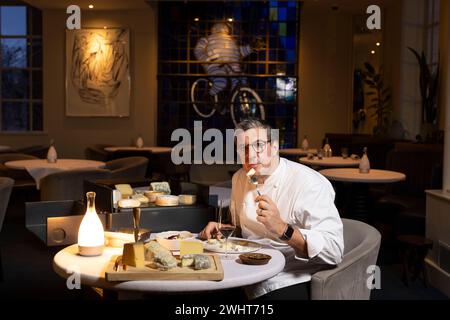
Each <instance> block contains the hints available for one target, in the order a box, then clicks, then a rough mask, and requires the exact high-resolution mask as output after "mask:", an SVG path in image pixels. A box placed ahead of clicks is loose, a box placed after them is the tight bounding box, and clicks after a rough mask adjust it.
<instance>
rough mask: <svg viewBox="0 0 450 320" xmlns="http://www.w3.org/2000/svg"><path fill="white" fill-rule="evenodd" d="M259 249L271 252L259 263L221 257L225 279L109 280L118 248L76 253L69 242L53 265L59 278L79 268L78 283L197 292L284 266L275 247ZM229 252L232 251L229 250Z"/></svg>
mask: <svg viewBox="0 0 450 320" xmlns="http://www.w3.org/2000/svg"><path fill="white" fill-rule="evenodd" d="M258 252H261V253H266V254H269V255H271V256H272V259H270V261H269V263H268V264H266V265H261V266H251V265H245V264H242V263H241V262H240V260H239V258H238V256H239V255H237V254H233V256H235V257H236V259H229V260H224V259H221V262H222V266H223V270H224V279H223V280H221V281H208V280H176V281H173V280H145V281H125V282H108V281H106V280H105V271H106V268H107V267H108V264H109V261H110V260H111V258H112V256H113V255H120V254H121V253H122V249H120V248H109V247H108V248H105V251H104V252H103V255H101V256H98V257H82V256H79V255H78V254H77V253H78V246H77V245H76V244H75V245H72V246H69V247H67V248H65V249H63V250H61V251H59V252H58V253H57V254H56V255H55V257H54V259H53V269H54V270H55V272H56V273H57V274H58V275H59V276H61V277H62V278H68V277H69V276H70V275H71V274H72V273H73V271H74V270H78V271H79V272H80V276H81V283H82V284H84V285H88V286H95V287H100V288H104V289H111V290H116V291H138V292H199V291H211V290H222V289H229V288H234V287H242V286H246V285H251V284H255V283H258V282H261V281H264V280H266V279H269V278H271V277H273V276H275V275H276V274H278V273H279V272H280V271H282V270H283V268H284V265H285V259H284V256H283V254H282V253H281V252H280V251H278V250H275V249H260V250H259V251H258ZM230 255H232V254H230Z"/></svg>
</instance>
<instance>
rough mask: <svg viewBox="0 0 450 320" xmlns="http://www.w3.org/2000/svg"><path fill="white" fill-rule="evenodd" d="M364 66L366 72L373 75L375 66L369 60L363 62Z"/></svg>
mask: <svg viewBox="0 0 450 320" xmlns="http://www.w3.org/2000/svg"><path fill="white" fill-rule="evenodd" d="M364 66H365V67H366V69H367V72H368V73H369V74H370V75H375V68H374V67H373V66H372V65H371V64H370V63H369V62H365V63H364Z"/></svg>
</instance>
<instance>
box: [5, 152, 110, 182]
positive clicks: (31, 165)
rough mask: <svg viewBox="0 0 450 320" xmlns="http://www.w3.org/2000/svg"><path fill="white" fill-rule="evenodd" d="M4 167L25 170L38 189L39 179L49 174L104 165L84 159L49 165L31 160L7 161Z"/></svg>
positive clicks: (45, 161) (65, 160)
mask: <svg viewBox="0 0 450 320" xmlns="http://www.w3.org/2000/svg"><path fill="white" fill-rule="evenodd" d="M5 166H6V167H8V168H10V169H18V170H27V171H28V173H29V174H30V175H31V176H32V177H33V179H34V180H35V181H36V187H37V189H39V184H40V181H41V179H42V178H44V177H46V176H48V175H49V174H52V173H56V172H61V171H66V170H76V169H91V168H92V169H96V168H102V167H104V166H105V163H104V162H101V161H95V160H86V159H58V160H57V161H56V162H55V163H49V162H48V161H47V159H31V160H14V161H8V162H6V163H5Z"/></svg>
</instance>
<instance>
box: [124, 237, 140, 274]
mask: <svg viewBox="0 0 450 320" xmlns="http://www.w3.org/2000/svg"><path fill="white" fill-rule="evenodd" d="M122 261H123V264H125V265H127V266H132V267H136V268H144V267H145V251H144V243H142V242H135V243H125V244H124V245H123V255H122Z"/></svg>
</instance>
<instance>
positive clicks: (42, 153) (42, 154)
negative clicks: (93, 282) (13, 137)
mask: <svg viewBox="0 0 450 320" xmlns="http://www.w3.org/2000/svg"><path fill="white" fill-rule="evenodd" d="M49 147H50V146H43V145H35V146H30V147H25V148H20V149H17V151H19V152H21V153H25V154H28V155H31V156H35V157H38V158H40V159H45V158H46V157H47V152H48V148H49Z"/></svg>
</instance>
